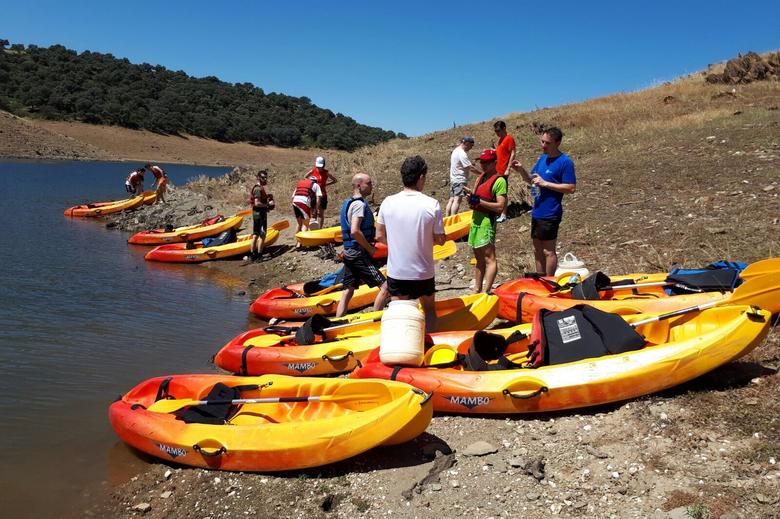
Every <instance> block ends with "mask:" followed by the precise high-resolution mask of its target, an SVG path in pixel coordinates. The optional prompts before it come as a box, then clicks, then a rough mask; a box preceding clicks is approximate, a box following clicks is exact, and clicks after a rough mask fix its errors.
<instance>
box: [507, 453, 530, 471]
mask: <svg viewBox="0 0 780 519" xmlns="http://www.w3.org/2000/svg"><path fill="white" fill-rule="evenodd" d="M507 463H508V464H509V466H510V467H514V468H525V466H526V465H528V460H526V459H524V458H520V457H518V456H514V457H512V458H509V459H508V460H507Z"/></svg>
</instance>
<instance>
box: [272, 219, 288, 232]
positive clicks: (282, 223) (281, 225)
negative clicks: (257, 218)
mask: <svg viewBox="0 0 780 519" xmlns="http://www.w3.org/2000/svg"><path fill="white" fill-rule="evenodd" d="M289 226H290V222H288V221H287V220H282V221H280V222H276V223H275V224H273V225H272V226H271V229H276V230H277V231H281V230H283V229H287V228H288V227H289Z"/></svg>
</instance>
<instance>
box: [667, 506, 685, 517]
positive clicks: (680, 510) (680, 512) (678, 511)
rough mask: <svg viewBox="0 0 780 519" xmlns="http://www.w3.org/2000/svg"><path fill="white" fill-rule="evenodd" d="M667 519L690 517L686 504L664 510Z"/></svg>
mask: <svg viewBox="0 0 780 519" xmlns="http://www.w3.org/2000/svg"><path fill="white" fill-rule="evenodd" d="M666 517H667V519H691V515H690V514H689V513H688V507H687V506H678V507H677V508H674V509H672V510H669V511H668V512H666Z"/></svg>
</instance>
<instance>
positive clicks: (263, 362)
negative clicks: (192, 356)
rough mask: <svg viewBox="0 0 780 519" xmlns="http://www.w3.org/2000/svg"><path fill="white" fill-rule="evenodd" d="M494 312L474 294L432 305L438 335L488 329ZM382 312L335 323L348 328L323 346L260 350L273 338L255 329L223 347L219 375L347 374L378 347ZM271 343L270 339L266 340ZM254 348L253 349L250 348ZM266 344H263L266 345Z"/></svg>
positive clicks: (493, 302) (282, 343)
mask: <svg viewBox="0 0 780 519" xmlns="http://www.w3.org/2000/svg"><path fill="white" fill-rule="evenodd" d="M497 311H498V298H497V297H496V296H493V295H486V294H476V295H470V296H464V297H458V298H453V299H445V300H442V301H437V303H436V313H437V314H438V316H439V330H442V331H450V330H481V329H483V328H485V327H486V326H488V325H490V323H492V322H493V320H494V319H495V317H496V313H497ZM382 313H383V312H381V311H380V312H370V313H367V314H353V315H351V316H345V317H344V318H339V320H338V321H337V322H339V323H341V322H342V321H347V322H348V323H350V324H352V326H348V327H345V328H340V329H336V330H332V331H330V332H328V333H326V335H325V340H324V341H323V342H318V343H315V344H311V345H304V346H300V345H298V344H297V343H296V342H295V339H293V338H290V339H284V338H282V339H280V340H279V341H278V342H275V343H274V344H273V345H272V346H260V345H259V344H263V342H262V341H264V340H267V339H268V338H269V336H271V337H276V335H275V334H276V333H278V332H271V331H267V330H266V329H264V328H258V329H254V330H249V331H247V332H244V333H242V334H240V335H238V336H237V337H235V338H234V339H232V340H231V341H230V342H228V343H227V344H226V345H225V346H224V347H223V348H222V349H221V350H220V351H219V352H218V353H217V354H216V355H215V357H214V363H215V364H216V365H217V366H219V367H220V368H222V369H225V370H227V371H230V372H233V373H239V374H242V375H259V374H265V373H279V374H285V375H296V376H300V375H306V376H311V375H330V374H336V373H345V372H349V371H352V370H353V369H355V368H356V367H357V366H359V365H360V364H361V363H362V362H363V361H365V360H366V358H367V357H368V355H369V353H370V352H371V351H372V350H373V349H374V348H377V347H378V346H379V337H380V336H379V332H380V326H381V323H380V322H379V321H378V320H377V319H381V317H382ZM271 341H273V339H271ZM255 343H257V344H258V345H255ZM266 344H267V343H266Z"/></svg>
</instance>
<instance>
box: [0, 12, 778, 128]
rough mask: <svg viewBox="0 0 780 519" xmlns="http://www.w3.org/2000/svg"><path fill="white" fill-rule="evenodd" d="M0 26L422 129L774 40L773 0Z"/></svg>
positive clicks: (69, 20)
mask: <svg viewBox="0 0 780 519" xmlns="http://www.w3.org/2000/svg"><path fill="white" fill-rule="evenodd" d="M0 13H2V22H0V38H5V39H8V40H10V41H11V42H13V43H24V44H31V43H32V44H36V45H39V46H49V45H52V44H55V43H59V44H62V45H64V46H66V47H69V48H72V49H75V50H77V51H84V50H92V51H96V52H109V53H112V54H114V55H115V56H117V57H126V58H128V59H129V60H130V61H131V62H133V63H141V62H147V63H151V64H155V65H156V64H160V65H163V66H165V67H167V68H170V69H173V70H184V71H185V72H187V73H188V74H190V75H193V76H217V77H218V78H220V79H222V80H224V81H230V82H244V81H249V82H251V83H254V84H255V85H257V86H260V87H261V88H263V89H264V90H265V91H266V92H281V93H284V94H288V95H294V96H307V97H309V98H310V99H311V100H312V101H313V102H314V103H315V104H317V105H319V106H321V107H325V108H329V109H331V110H333V111H335V112H341V113H344V114H346V115H349V116H351V117H354V118H355V119H357V120H358V121H359V122H362V123H365V124H370V125H372V126H381V127H382V128H385V129H390V130H395V131H402V132H405V133H407V134H408V135H420V134H423V133H427V132H430V131H434V130H439V129H443V128H448V127H451V126H452V124H453V122H454V123H457V124H465V123H469V122H477V121H482V120H486V119H490V118H493V117H497V116H500V115H504V114H507V113H510V112H517V111H528V110H533V109H534V108H536V107H544V106H554V105H558V104H561V103H566V102H571V101H578V100H582V99H587V98H591V97H596V96H601V95H606V94H610V93H614V92H620V91H629V90H637V89H640V88H643V87H646V86H650V85H652V84H654V83H657V82H660V81H664V80H669V79H673V78H675V77H677V76H680V75H682V74H686V73H689V72H694V71H696V70H700V69H703V68H704V67H706V66H707V64H708V63H715V62H718V61H723V60H725V59H728V58H731V57H733V56H735V55H736V54H737V53H738V52H746V51H748V50H755V51H757V52H763V51H768V50H774V49H778V48H780V31H778V27H780V2H778V1H777V0H774V1H755V2H735V1H734V0H729V1H723V0H709V1H684V0H676V1H674V2H672V1H655V2H654V1H630V0H628V1H623V2H615V1H602V2H583V1H567V0H561V1H557V2H555V1H548V2H528V3H523V2H518V1H512V0H504V1H502V2H498V1H497V2H491V3H479V2H468V3H466V2H460V1H457V0H451V1H447V2H443V1H441V2H439V1H431V2H426V1H424V0H418V1H415V2H408V1H405V0H404V1H395V2H372V1H370V0H369V1H366V0H363V1H361V2H339V1H337V0H331V1H319V2H315V1H309V0H297V1H261V0H256V1H251V0H243V1H229V0H222V1H219V0H211V1H208V2H205V1H200V0H189V1H174V0H171V1H162V0H158V1H147V0H132V1H128V2H114V1H111V0H102V1H99V2H98V1H92V0H89V1H75V2H64V1H62V0H58V1H35V0H31V1H28V2H11V1H9V0H2V1H0Z"/></svg>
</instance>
